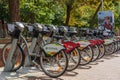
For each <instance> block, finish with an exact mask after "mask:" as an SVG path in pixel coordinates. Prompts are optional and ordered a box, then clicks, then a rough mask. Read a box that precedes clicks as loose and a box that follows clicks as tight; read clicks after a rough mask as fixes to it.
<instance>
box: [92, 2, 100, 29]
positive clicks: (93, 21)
mask: <svg viewBox="0 0 120 80" xmlns="http://www.w3.org/2000/svg"><path fill="white" fill-rule="evenodd" d="M101 5H102V2H101V3H100V4H99V6H98V8H97V9H96V12H95V13H94V16H93V17H92V20H91V23H90V27H91V28H93V25H94V23H95V20H94V19H95V17H96V15H97V13H98V11H99V10H100V7H101Z"/></svg>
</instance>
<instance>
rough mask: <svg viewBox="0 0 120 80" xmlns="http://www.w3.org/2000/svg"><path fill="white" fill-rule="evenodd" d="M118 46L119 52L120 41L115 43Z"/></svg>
mask: <svg viewBox="0 0 120 80" xmlns="http://www.w3.org/2000/svg"><path fill="white" fill-rule="evenodd" d="M117 44H118V51H119V50H120V41H118V42H117Z"/></svg>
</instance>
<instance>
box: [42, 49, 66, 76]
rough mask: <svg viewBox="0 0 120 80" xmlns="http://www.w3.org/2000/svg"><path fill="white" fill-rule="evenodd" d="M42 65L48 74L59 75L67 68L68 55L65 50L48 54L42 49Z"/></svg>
mask: <svg viewBox="0 0 120 80" xmlns="http://www.w3.org/2000/svg"><path fill="white" fill-rule="evenodd" d="M40 66H41V68H42V70H43V72H44V73H45V74H46V75H48V76H50V77H52V78H56V77H59V76H61V75H62V74H64V73H65V71H66V70H67V66H68V59H67V55H66V53H65V52H64V51H63V50H61V51H60V52H58V53H57V54H56V55H54V56H46V54H45V52H44V51H42V52H41V56H40Z"/></svg>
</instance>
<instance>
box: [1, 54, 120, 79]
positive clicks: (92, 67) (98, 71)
mask: <svg viewBox="0 0 120 80" xmlns="http://www.w3.org/2000/svg"><path fill="white" fill-rule="evenodd" d="M0 80H120V54H114V55H111V56H106V57H104V58H103V59H101V60H98V61H96V62H92V63H91V64H89V65H86V66H79V67H78V68H77V69H76V70H74V71H71V72H66V73H65V74H64V75H63V76H61V77H59V78H55V79H53V78H50V77H48V76H46V75H45V74H44V73H43V72H41V71H39V70H38V69H36V68H35V67H26V68H22V69H20V70H19V71H17V72H11V73H10V72H3V68H0Z"/></svg>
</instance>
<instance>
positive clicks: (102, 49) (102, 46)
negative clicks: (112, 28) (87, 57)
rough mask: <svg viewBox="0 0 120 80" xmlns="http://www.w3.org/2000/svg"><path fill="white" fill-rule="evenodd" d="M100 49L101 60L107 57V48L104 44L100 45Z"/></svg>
mask: <svg viewBox="0 0 120 80" xmlns="http://www.w3.org/2000/svg"><path fill="white" fill-rule="evenodd" d="M98 47H99V49H100V55H99V59H100V58H102V57H103V56H104V55H105V46H104V44H100V45H99V46H98Z"/></svg>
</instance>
